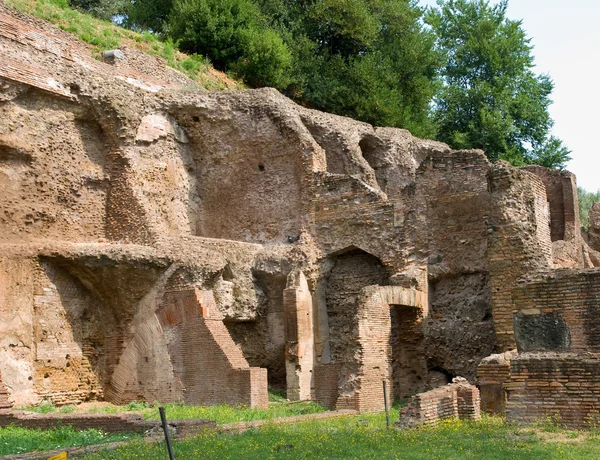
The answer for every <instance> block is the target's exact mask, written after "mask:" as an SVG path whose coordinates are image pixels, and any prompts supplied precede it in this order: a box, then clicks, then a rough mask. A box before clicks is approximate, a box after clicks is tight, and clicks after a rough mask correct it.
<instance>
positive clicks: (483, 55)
mask: <svg viewBox="0 0 600 460" xmlns="http://www.w3.org/2000/svg"><path fill="white" fill-rule="evenodd" d="M437 3H438V8H437V9H430V10H429V11H428V13H427V15H426V22H427V23H428V24H429V25H430V26H431V28H432V30H433V31H434V33H435V34H436V37H437V47H438V50H439V51H440V52H441V53H442V54H443V56H444V60H445V63H444V65H443V69H442V76H443V86H442V88H441V90H440V91H439V93H438V94H437V95H436V98H435V120H436V122H437V124H438V138H439V139H440V140H442V141H445V142H447V143H449V144H450V145H451V146H453V147H455V148H480V149H483V150H484V151H485V152H486V154H487V155H488V156H489V157H490V159H492V160H496V159H498V158H503V159H507V160H509V161H511V162H512V163H513V164H524V163H536V164H542V165H544V166H547V167H561V168H562V167H564V165H565V162H566V161H568V159H569V153H570V152H569V150H568V149H567V148H566V147H564V146H563V145H562V142H561V141H560V140H559V139H557V138H555V137H551V136H550V135H549V131H550V129H551V127H552V124H553V121H552V119H551V118H550V114H549V112H548V107H549V105H550V104H551V102H552V101H551V100H550V93H551V92H552V89H553V83H552V80H551V79H550V77H549V76H548V75H536V74H535V73H534V72H533V67H534V62H533V56H532V54H531V51H532V46H531V45H530V39H529V38H528V37H527V35H526V33H525V31H524V30H523V28H522V26H521V21H513V20H510V19H508V18H507V17H506V8H507V0H503V1H501V2H500V3H498V4H496V5H490V3H489V1H487V0H472V1H467V0H438V2H437Z"/></svg>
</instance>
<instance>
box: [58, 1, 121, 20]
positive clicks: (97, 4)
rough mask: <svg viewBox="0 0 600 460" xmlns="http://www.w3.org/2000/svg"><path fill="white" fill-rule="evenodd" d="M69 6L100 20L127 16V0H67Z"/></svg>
mask: <svg viewBox="0 0 600 460" xmlns="http://www.w3.org/2000/svg"><path fill="white" fill-rule="evenodd" d="M69 5H70V6H72V7H73V8H76V9H78V10H82V11H84V12H86V13H89V14H91V15H93V16H96V17H98V18H100V19H106V20H107V21H111V20H112V19H113V18H114V17H115V16H118V15H125V14H127V11H128V8H129V6H130V2H129V0H69Z"/></svg>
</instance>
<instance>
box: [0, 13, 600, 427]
mask: <svg viewBox="0 0 600 460" xmlns="http://www.w3.org/2000/svg"><path fill="white" fill-rule="evenodd" d="M0 55H1V56H2V65H0V119H1V120H2V123H0V373H1V378H0V405H2V404H4V402H3V401H9V402H10V404H13V405H14V406H23V405H27V404H36V403H39V402H41V401H50V402H52V403H55V404H72V403H79V402H82V401H88V400H96V399H98V400H106V401H110V402H113V403H117V404H122V403H127V402H129V401H133V400H144V401H150V402H152V401H161V402H171V401H182V402H184V403H186V404H214V403H223V402H227V403H231V404H240V403H241V404H247V405H250V406H257V407H260V406H265V405H266V404H267V388H269V387H270V388H276V389H285V390H286V391H287V395H288V397H289V398H290V399H293V400H305V399H314V400H316V401H319V402H320V403H322V404H324V405H326V406H327V407H329V408H337V409H355V410H361V411H370V410H380V409H382V408H383V394H382V382H383V381H386V382H387V384H388V388H389V389H390V395H389V396H390V397H395V398H400V397H407V396H412V395H414V394H417V393H419V392H423V391H426V390H430V389H432V388H437V387H442V386H444V385H446V384H448V383H449V382H450V381H451V380H452V378H453V377H456V376H463V377H465V378H466V379H468V380H469V381H470V382H471V383H476V382H477V375H478V366H479V364H480V362H481V361H482V359H483V358H485V357H487V356H489V355H492V354H493V353H498V352H506V351H509V350H512V349H514V348H515V347H517V348H518V350H519V354H518V355H516V356H511V357H509V358H508V359H504V358H503V359H502V360H498V363H500V361H502V363H501V364H498V365H496V364H494V363H495V361H494V362H488V361H489V360H488V361H485V360H484V361H483V363H484V364H482V365H481V366H479V378H480V384H481V390H482V399H483V402H482V405H483V407H484V409H485V408H489V407H493V408H496V410H500V411H503V410H505V409H506V411H507V414H508V415H509V417H511V418H513V419H530V418H533V417H537V416H539V415H543V414H554V413H555V412H556V413H558V414H560V415H562V416H564V417H565V419H566V420H568V421H569V422H570V423H573V424H578V423H580V422H581V423H583V422H584V421H585V420H587V419H588V418H589V416H591V414H593V413H595V411H596V410H597V409H598V407H597V406H598V403H597V395H598V392H599V391H600V382H598V383H596V376H597V375H598V372H597V371H598V370H600V360H598V358H597V356H596V355H595V354H594V353H596V352H597V350H596V348H598V346H599V344H600V333H598V331H599V330H600V329H598V327H597V326H596V324H598V321H597V320H598V319H599V314H598V306H599V304H600V283H599V280H600V270H598V269H595V268H594V267H597V266H599V265H600V254H599V253H598V252H597V251H598V250H600V242H599V241H600V239H599V238H598V234H599V232H600V230H599V229H600V225H599V224H598V218H597V216H598V214H600V212H599V211H600V210H599V209H598V208H597V207H596V208H594V210H593V212H595V214H594V216H596V217H594V216H592V219H591V220H592V222H593V225H591V226H590V232H589V234H588V235H584V236H582V234H581V231H580V222H579V217H578V213H577V194H576V185H575V177H574V176H573V175H572V174H570V173H568V172H561V171H549V170H546V169H543V168H539V167H528V168H521V169H518V168H514V167H512V166H510V165H508V164H506V163H502V162H499V163H496V164H491V163H490V162H489V161H488V160H487V158H486V157H485V155H484V153H483V152H481V151H454V150H451V149H450V148H449V147H448V146H447V145H444V144H441V143H438V142H433V141H428V140H422V139H417V138H415V137H413V136H412V135H411V134H410V133H409V132H407V131H404V130H401V129H391V128H374V127H372V126H370V125H368V124H365V123H360V122H356V121H353V120H351V119H348V118H343V117H338V116H334V115H329V114H325V113H320V112H317V111H313V110H309V109H306V108H303V107H300V106H298V105H296V104H294V103H293V102H291V101H290V100H288V99H286V98H285V97H283V96H282V95H280V94H279V93H278V92H276V91H274V90H271V89H262V90H248V91H234V92H206V91H204V90H202V89H200V88H199V87H198V86H197V85H196V84H195V83H194V82H192V81H190V80H189V79H187V78H186V77H185V76H183V75H181V74H179V73H177V72H175V71H173V70H171V69H169V68H168V67H166V66H165V65H164V63H163V62H161V61H159V60H158V59H155V58H152V57H149V56H145V55H142V54H140V53H138V52H136V51H134V50H131V49H121V50H119V56H122V57H121V58H119V59H108V58H107V60H106V61H105V62H101V61H98V60H95V59H94V58H92V56H91V55H90V52H89V51H88V49H87V48H86V47H85V46H84V45H82V44H80V43H78V42H76V41H75V40H74V39H73V38H72V37H71V36H70V35H68V34H66V33H64V32H62V31H60V30H58V29H55V28H53V27H51V26H49V25H48V24H46V23H44V22H43V21H40V20H37V19H34V18H31V17H29V16H27V15H24V14H22V13H19V12H16V11H14V10H12V9H9V8H7V7H6V6H4V5H0ZM110 56H116V53H112V54H111V55H110ZM503 356H504V355H503ZM485 363H487V364H485ZM486 366H487V367H486ZM507 366H508V367H507ZM484 369H485V371H484ZM492 375H493V376H494V377H493V378H494V379H495V380H490V378H491V377H490V376H492ZM486 379H487V380H486ZM486 382H487V383H486ZM492 382H493V383H492ZM487 384H489V385H495V386H494V387H493V388H492V387H486V386H485V385H487ZM594 398H595V399H594Z"/></svg>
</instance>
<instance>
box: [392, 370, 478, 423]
mask: <svg viewBox="0 0 600 460" xmlns="http://www.w3.org/2000/svg"><path fill="white" fill-rule="evenodd" d="M455 380H457V379H455ZM480 404H481V403H480V400H479V390H478V389H477V387H475V386H473V385H469V384H468V383H467V382H466V381H461V382H457V383H451V384H449V385H446V386H443V387H439V388H435V389H434V390H430V391H427V392H425V393H419V394H417V395H415V396H413V397H412V398H411V399H410V401H409V402H408V404H407V405H406V406H405V407H403V408H402V409H401V410H400V420H399V421H398V423H397V424H396V425H397V426H399V427H402V428H405V427H413V426H423V425H436V424H438V423H439V422H440V421H441V420H446V419H453V418H460V419H461V420H479V419H480V418H481V412H480V409H479V407H480Z"/></svg>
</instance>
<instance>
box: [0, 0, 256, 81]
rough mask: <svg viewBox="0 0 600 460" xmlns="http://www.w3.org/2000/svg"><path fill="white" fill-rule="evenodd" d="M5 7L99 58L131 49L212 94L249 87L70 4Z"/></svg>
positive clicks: (21, 0) (28, 1) (169, 45)
mask: <svg viewBox="0 0 600 460" xmlns="http://www.w3.org/2000/svg"><path fill="white" fill-rule="evenodd" d="M4 3H6V4H7V5H9V6H12V7H14V8H17V9H19V10H21V11H24V12H25V13H29V14H32V15H34V16H37V17H39V18H42V19H45V20H47V21H49V22H51V23H53V24H55V25H57V26H58V27H60V28H61V29H63V30H65V31H67V32H70V33H72V34H73V35H75V36H76V37H77V38H79V39H80V40H82V41H84V42H85V43H87V44H88V45H89V47H90V49H91V51H92V53H93V54H94V55H95V56H96V57H99V56H100V55H101V53H102V52H103V51H105V50H107V49H114V48H116V47H118V46H127V47H130V48H134V49H137V50H139V51H142V52H144V53H147V54H150V55H152V56H157V57H160V58H163V59H164V60H165V61H166V62H167V64H168V65H169V66H170V67H172V68H174V69H176V70H179V71H180V72H183V73H185V74H186V75H187V76H188V77H190V78H191V79H192V80H195V81H196V82H198V83H199V84H200V85H201V86H202V87H203V88H206V89H208V90H223V89H238V88H244V87H245V85H244V84H243V83H242V82H241V81H239V80H236V79H233V78H230V77H229V76H227V75H226V74H224V73H222V72H218V71H216V70H215V69H214V68H213V67H212V65H211V63H210V61H209V60H208V59H206V58H204V57H203V56H200V55H186V54H183V53H181V52H180V51H178V49H177V47H176V46H175V44H174V43H173V42H172V41H170V40H166V41H161V40H159V38H158V37H157V36H156V35H154V34H151V33H148V32H145V33H138V32H135V31H133V30H127V29H124V28H123V27H119V26H117V25H115V24H113V23H112V22H109V21H105V20H101V19H98V18H95V17H93V16H90V15H89V14H83V13H81V12H79V11H77V10H74V9H72V8H70V6H69V4H68V3H67V0H4Z"/></svg>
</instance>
